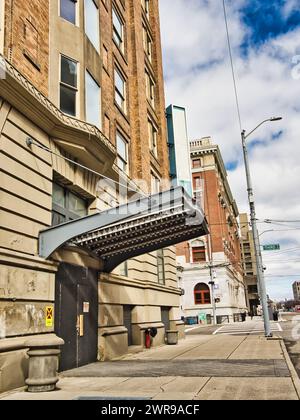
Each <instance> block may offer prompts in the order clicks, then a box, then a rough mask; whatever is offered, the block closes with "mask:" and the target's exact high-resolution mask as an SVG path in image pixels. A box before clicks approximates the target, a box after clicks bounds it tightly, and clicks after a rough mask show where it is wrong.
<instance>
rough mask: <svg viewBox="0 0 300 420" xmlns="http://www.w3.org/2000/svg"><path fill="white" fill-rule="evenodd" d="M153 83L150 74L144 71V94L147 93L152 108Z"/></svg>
mask: <svg viewBox="0 0 300 420" xmlns="http://www.w3.org/2000/svg"><path fill="white" fill-rule="evenodd" d="M154 90H155V83H154V81H153V79H152V77H151V76H150V74H149V73H148V72H147V71H146V94H147V99H148V100H149V102H150V103H151V105H152V106H153V108H154V105H155V92H154Z"/></svg>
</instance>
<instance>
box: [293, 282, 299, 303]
mask: <svg viewBox="0 0 300 420" xmlns="http://www.w3.org/2000/svg"><path fill="white" fill-rule="evenodd" d="M293 294H294V299H295V300H297V301H300V282H299V281H295V282H294V283H293Z"/></svg>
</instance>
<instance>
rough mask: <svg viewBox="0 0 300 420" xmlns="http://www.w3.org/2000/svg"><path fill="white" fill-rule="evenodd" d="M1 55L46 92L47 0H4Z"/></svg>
mask: <svg viewBox="0 0 300 420" xmlns="http://www.w3.org/2000/svg"><path fill="white" fill-rule="evenodd" d="M50 3H51V2H50ZM4 54H5V56H6V57H7V58H8V59H9V61H10V62H11V63H12V64H13V65H15V66H17V67H18V69H19V70H20V71H21V72H22V73H23V74H24V76H26V77H28V79H29V80H31V81H33V82H34V84H35V86H36V87H37V88H38V89H39V90H40V91H41V92H42V93H43V94H44V95H46V96H47V95H48V92H49V89H48V76H49V0H32V1H26V2H24V1H22V0H14V1H11V0H5V41H4Z"/></svg>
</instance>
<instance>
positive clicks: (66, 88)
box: [60, 56, 77, 117]
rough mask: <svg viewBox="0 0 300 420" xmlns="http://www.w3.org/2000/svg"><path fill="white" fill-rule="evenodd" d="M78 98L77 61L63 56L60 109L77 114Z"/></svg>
mask: <svg viewBox="0 0 300 420" xmlns="http://www.w3.org/2000/svg"><path fill="white" fill-rule="evenodd" d="M76 99H77V63H76V62H75V61H73V60H71V59H70V58H67V57H65V56H61V66H60V109H61V111H62V112H64V113H66V114H68V115H71V116H73V117H75V116H76Z"/></svg>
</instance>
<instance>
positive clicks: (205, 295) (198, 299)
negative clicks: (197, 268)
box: [194, 283, 211, 305]
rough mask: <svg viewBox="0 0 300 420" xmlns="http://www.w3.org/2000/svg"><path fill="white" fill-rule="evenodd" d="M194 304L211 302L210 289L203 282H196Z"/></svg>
mask: <svg viewBox="0 0 300 420" xmlns="http://www.w3.org/2000/svg"><path fill="white" fill-rule="evenodd" d="M194 299H195V305H209V304H211V297H210V289H209V287H208V285H207V284H205V283H198V284H197V285H196V286H195V288H194Z"/></svg>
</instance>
